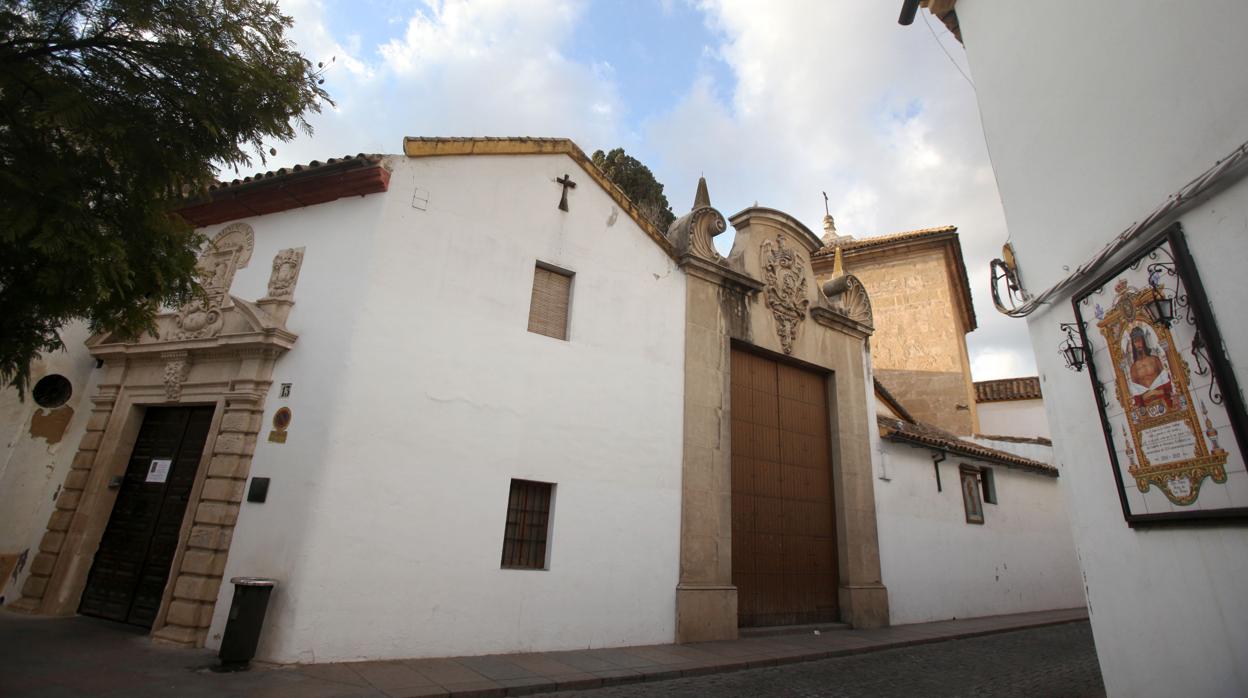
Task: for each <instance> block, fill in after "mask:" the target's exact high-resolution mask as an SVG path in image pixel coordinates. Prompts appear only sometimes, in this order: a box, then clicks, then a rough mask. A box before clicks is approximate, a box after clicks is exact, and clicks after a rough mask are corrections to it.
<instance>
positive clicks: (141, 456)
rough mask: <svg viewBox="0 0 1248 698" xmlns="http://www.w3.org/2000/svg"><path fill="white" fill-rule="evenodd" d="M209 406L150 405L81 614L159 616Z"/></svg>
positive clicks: (143, 620) (146, 619)
mask: <svg viewBox="0 0 1248 698" xmlns="http://www.w3.org/2000/svg"><path fill="white" fill-rule="evenodd" d="M212 411H213V408H212V407H149V408H148V409H147V413H146V414H145V415H144V416H143V426H142V428H140V430H139V438H138V440H137V441H135V444H134V452H133V453H132V454H131V455H130V464H129V465H128V466H127V467H126V474H125V477H124V478H123V479H122V483H121V491H119V492H118V493H117V501H116V503H115V504H113V513H112V514H111V515H110V516H109V519H108V526H107V527H106V528H105V529H104V536H103V538H101V539H100V548H99V550H98V551H97V552H96V553H95V562H94V563H93V564H92V565H91V574H90V576H89V577H87V588H86V590H84V591H83V592H82V602H81V604H80V606H79V608H78V612H79V613H82V614H84V615H89V616H99V617H101V618H109V619H112V620H119V621H122V622H125V623H132V624H134V625H141V626H144V627H148V628H150V627H151V626H152V622H153V621H155V620H156V612H157V611H158V610H160V601H161V597H162V596H163V595H164V593H165V584H166V583H167V582H168V581H169V568H170V567H171V566H172V564H173V554H174V552H175V551H176V550H177V547H178V535H179V533H180V532H181V529H182V517H183V515H184V514H185V513H186V503H187V500H188V499H189V498H190V494H191V487H192V486H193V485H194V484H195V472H196V470H197V469H198V468H199V459H200V456H201V455H203V452H204V442H205V441H206V440H207V438H208V429H209V427H210V426H211V424H212ZM166 461H167V463H166Z"/></svg>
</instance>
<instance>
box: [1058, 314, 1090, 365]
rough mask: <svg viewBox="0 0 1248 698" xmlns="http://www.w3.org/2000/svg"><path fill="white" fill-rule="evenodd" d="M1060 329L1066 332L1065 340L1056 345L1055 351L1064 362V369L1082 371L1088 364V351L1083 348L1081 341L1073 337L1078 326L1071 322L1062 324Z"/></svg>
mask: <svg viewBox="0 0 1248 698" xmlns="http://www.w3.org/2000/svg"><path fill="white" fill-rule="evenodd" d="M1061 328H1062V329H1063V330H1065V331H1066V339H1063V340H1062V343H1061V344H1059V345H1057V351H1058V353H1060V354H1061V355H1062V358H1063V359H1065V360H1066V368H1073V369H1075V370H1076V371H1082V370H1083V367H1084V366H1085V365H1086V364H1087V363H1088V350H1087V348H1086V347H1084V346H1083V340H1081V339H1080V338H1079V337H1078V336H1076V335H1075V330H1076V329H1078V326H1077V325H1076V324H1075V323H1073V322H1063V323H1062V324H1061Z"/></svg>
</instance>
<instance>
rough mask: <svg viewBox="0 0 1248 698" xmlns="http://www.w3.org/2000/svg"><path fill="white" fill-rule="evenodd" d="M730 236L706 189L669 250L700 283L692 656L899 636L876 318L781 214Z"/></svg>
mask: <svg viewBox="0 0 1248 698" xmlns="http://www.w3.org/2000/svg"><path fill="white" fill-rule="evenodd" d="M731 222H732V224H733V226H734V227H735V228H736V230H737V235H736V240H735V242H734V244H733V249H732V252H731V253H730V255H729V257H728V258H727V259H724V258H723V257H721V256H719V254H717V253H716V252H715V251H714V247H713V246H712V244H711V240H712V238H713V237H714V236H715V235H716V234H718V233H720V232H723V231H724V230H725V229H726V225H725V224H724V217H723V216H722V215H721V214H720V213H719V212H718V211H716V210H715V209H713V208H711V206H710V198H709V196H707V194H706V185H705V182H699V187H698V196H697V199H696V201H695V203H694V209H693V210H692V211H691V212H690V213H688V214H686V215H685V216H684V217H682V218H680V219H678V220H676V221H675V222H674V223H673V224H672V226H671V228H670V229H669V231H668V238H669V239H670V241H671V242H672V244H673V246H674V247H675V248H676V250H678V252H679V255H680V256H679V259H680V264H681V266H682V267H683V268H684V270H685V271H686V272H687V274H688V279H689V281H688V285H687V300H686V327H685V347H686V349H685V352H686V354H685V424H684V434H685V437H684V438H685V445H684V466H683V467H684V472H683V484H682V507H681V511H682V521H681V566H680V583H679V585H678V587H677V591H676V612H677V618H676V635H677V641H679V642H693V641H701V640H713V639H725V638H733V637H736V636H737V628H738V627H740V626H746V625H771V624H790V623H802V622H816V621H818V622H822V621H828V620H841V621H845V622H848V623H850V624H851V625H853V626H854V627H878V626H883V625H887V624H888V596H887V591H886V590H885V588H884V585H883V584H882V582H881V579H880V562H879V544H878V540H877V537H876V521H875V499H874V493H873V489H872V487H873V482H872V475H871V451H870V432H869V429H870V428H871V427H872V425H873V424H874V417H873V415H872V413H871V412H870V408H869V405H870V404H871V402H870V394H871V388H870V385H871V380H870V377H869V376H870V368H869V360H870V359H869V353H868V344H867V342H868V338H869V337H870V335H871V333H872V326H871V305H870V301H869V299H868V298H867V295H866V292H865V290H864V289H863V287H862V284H861V283H858V281H857V279H855V278H853V277H852V276H846V275H841V276H839V277H838V278H837V279H834V280H833V281H830V282H829V283H826V284H824V285H823V287H822V288H821V287H820V286H819V285H818V284H817V283H816V281H815V275H814V272H813V269H812V268H811V261H810V260H811V254H812V253H813V252H814V251H815V250H817V249H819V247H821V246H822V244H821V242H820V241H819V239H818V238H817V237H815V235H814V234H812V233H811V232H810V231H809V230H808V229H806V227H805V226H803V225H802V224H801V223H800V222H798V221H797V220H796V219H794V218H792V217H791V216H789V215H787V214H785V213H781V212H779V211H775V210H772V209H767V208H761V207H753V208H749V209H746V210H745V211H742V212H740V213H738V214H737V215H735V216H733V217H732V219H731Z"/></svg>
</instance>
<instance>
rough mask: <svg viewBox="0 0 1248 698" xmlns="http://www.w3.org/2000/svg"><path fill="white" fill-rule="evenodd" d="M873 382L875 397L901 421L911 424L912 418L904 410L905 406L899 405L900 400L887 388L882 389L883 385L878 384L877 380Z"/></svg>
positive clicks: (878, 380)
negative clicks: (885, 404)
mask: <svg viewBox="0 0 1248 698" xmlns="http://www.w3.org/2000/svg"><path fill="white" fill-rule="evenodd" d="M874 380H875V392H876V396H877V397H879V398H880V399H882V400H883V401H884V402H885V403H887V404H888V406H889V407H891V408H892V409H893V411H894V412H896V413H897V414H898V415H899V416H900V417H901V418H902V419H904V420H906V421H907V422H913V421H914V417H912V416H911V415H910V412H909V411H907V410H906V407H905V405H903V404H901V401H900V400H898V399H897V398H896V397H895V396H894V395H893V394H892V393H890V392H888V388H885V387H884V384H883V383H881V382H880V379H879V378H876V379H874Z"/></svg>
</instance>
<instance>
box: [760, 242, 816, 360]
mask: <svg viewBox="0 0 1248 698" xmlns="http://www.w3.org/2000/svg"><path fill="white" fill-rule="evenodd" d="M761 249H762V263H763V264H762V266H763V283H764V284H765V286H764V289H763V293H764V296H763V297H764V302H766V304H767V307H768V308H769V309H771V314H772V316H773V317H774V318H775V320H776V334H778V335H779V336H780V345H781V346H782V347H783V348H784V353H786V354H791V353H793V342H794V340H796V339H797V332H798V330H799V329H800V328H801V325H802V321H803V320H805V319H806V313H807V311H808V310H809V309H810V299H809V298H807V297H806V262H805V260H803V259H802V258H801V256H800V255H798V254H797V253H796V252H794V251H793V250H791V249H789V248H788V247H785V246H784V235H777V236H776V239H775V240H774V241H773V240H767V241H765V242H763V245H762V248H761Z"/></svg>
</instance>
